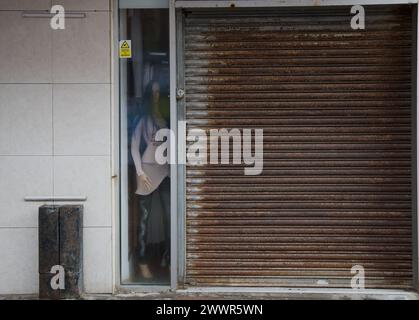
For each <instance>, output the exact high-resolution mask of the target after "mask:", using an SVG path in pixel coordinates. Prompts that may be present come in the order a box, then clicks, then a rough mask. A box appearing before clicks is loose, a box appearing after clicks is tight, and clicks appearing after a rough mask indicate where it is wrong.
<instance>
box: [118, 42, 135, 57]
mask: <svg viewBox="0 0 419 320" xmlns="http://www.w3.org/2000/svg"><path fill="white" fill-rule="evenodd" d="M119 57H120V58H123V59H127V58H131V57H132V51H131V40H121V41H119Z"/></svg>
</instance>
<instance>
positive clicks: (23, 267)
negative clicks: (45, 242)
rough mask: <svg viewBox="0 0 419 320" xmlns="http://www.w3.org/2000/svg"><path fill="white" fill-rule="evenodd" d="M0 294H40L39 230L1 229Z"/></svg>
mask: <svg viewBox="0 0 419 320" xmlns="http://www.w3.org/2000/svg"><path fill="white" fill-rule="evenodd" d="M0 252H1V263H0V294H36V293H37V292H38V229H37V228H17V229H5V228H0Z"/></svg>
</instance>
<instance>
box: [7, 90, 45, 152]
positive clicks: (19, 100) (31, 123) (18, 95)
mask: <svg viewBox="0 0 419 320" xmlns="http://www.w3.org/2000/svg"><path fill="white" fill-rule="evenodd" d="M0 155H52V87H51V85H44V84H39V85H32V84H22V85H10V84H0Z"/></svg>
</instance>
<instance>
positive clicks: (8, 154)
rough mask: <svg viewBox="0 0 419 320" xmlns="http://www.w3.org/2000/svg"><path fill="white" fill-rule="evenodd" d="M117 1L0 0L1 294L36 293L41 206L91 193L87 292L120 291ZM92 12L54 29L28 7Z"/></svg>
mask: <svg viewBox="0 0 419 320" xmlns="http://www.w3.org/2000/svg"><path fill="white" fill-rule="evenodd" d="M109 2H110V1H109V0H0V205H1V209H0V255H1V259H0V294H26V293H37V292H38V230H37V228H38V207H39V206H40V205H42V204H43V203H39V202H38V203H34V202H25V201H24V200H23V198H24V197H25V196H50V195H55V196H81V195H82V196H87V201H86V202H84V203H83V205H84V207H85V211H84V234H83V235H84V277H85V289H86V292H88V293H110V292H112V287H113V256H112V255H113V250H112V234H113V232H112V227H113V224H112V221H113V219H112V210H111V209H112V205H113V204H112V197H111V192H112V191H111V158H112V154H111V150H112V149H111V120H112V119H111V67H110V66H111V49H110V47H111V46H110V37H111V23H110V19H111V12H110V3H109ZM52 4H61V5H63V6H64V8H65V9H66V10H72V11H74V10H77V11H83V12H86V15H87V17H86V18H85V19H67V20H66V29H65V30H56V31H53V30H52V29H51V28H50V25H49V19H39V18H38V19H35V18H23V17H22V10H49V9H50V7H51V5H52Z"/></svg>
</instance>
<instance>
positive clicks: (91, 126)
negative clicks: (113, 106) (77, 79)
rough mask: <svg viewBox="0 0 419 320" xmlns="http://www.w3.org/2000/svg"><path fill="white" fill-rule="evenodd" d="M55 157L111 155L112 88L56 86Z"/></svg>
mask: <svg viewBox="0 0 419 320" xmlns="http://www.w3.org/2000/svg"><path fill="white" fill-rule="evenodd" d="M53 95H54V106H53V109H54V154H56V155H109V154H110V144H111V143H110V141H111V138H110V85H107V84H98V85H93V84H90V85H54V87H53Z"/></svg>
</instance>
